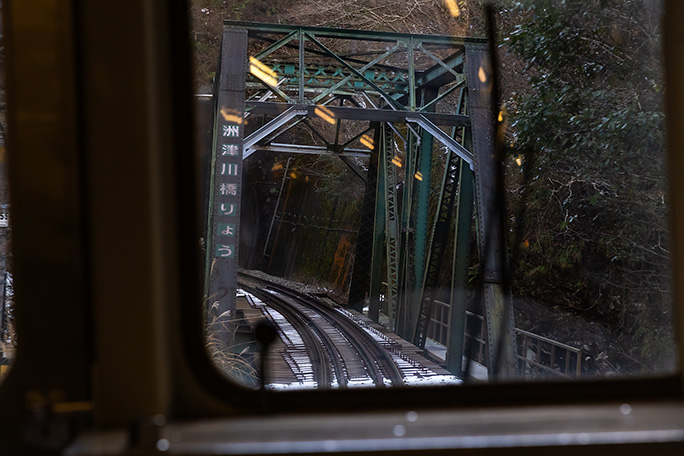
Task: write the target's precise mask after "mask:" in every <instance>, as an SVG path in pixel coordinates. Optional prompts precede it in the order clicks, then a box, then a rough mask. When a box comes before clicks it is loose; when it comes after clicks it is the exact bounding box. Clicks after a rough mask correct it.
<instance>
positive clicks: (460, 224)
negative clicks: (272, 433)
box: [191, 0, 678, 390]
mask: <svg viewBox="0 0 684 456" xmlns="http://www.w3.org/2000/svg"><path fill="white" fill-rule="evenodd" d="M484 3H485V2H483V1H480V0H468V1H464V0H443V1H430V2H401V1H389V0H373V1H367V2H365V3H364V4H363V6H360V5H359V4H358V3H357V2H350V1H346V0H339V1H335V2H323V1H319V0H301V1H296V2H290V1H271V2H263V1H256V0H254V1H250V2H243V1H240V2H238V1H231V0H226V1H216V0H194V1H193V2H192V3H191V14H192V20H193V29H192V37H191V39H192V42H193V44H194V51H195V73H194V78H195V93H196V97H195V100H196V112H197V116H196V119H197V131H198V132H199V134H198V135H197V138H198V140H197V159H198V161H199V163H200V165H199V167H198V168H199V169H200V171H201V179H200V181H201V183H202V189H201V191H200V192H199V193H200V195H201V197H202V203H201V204H202V207H203V208H204V212H203V219H202V223H203V227H204V229H203V236H202V239H201V240H200V246H201V249H202V261H203V269H204V278H205V295H204V302H203V307H202V308H203V313H204V317H205V327H206V329H205V336H206V339H205V344H206V347H207V349H208V351H209V353H210V355H211V357H212V359H213V360H214V361H215V364H216V366H217V367H218V368H219V369H220V370H221V371H222V372H224V373H225V374H226V375H227V376H228V377H229V378H231V379H232V380H235V381H237V382H238V383H241V384H242V385H246V386H249V387H254V388H256V387H258V386H259V385H260V383H261V382H262V381H263V383H265V384H266V387H267V388H270V389H274V390H288V389H309V388H355V387H366V386H369V387H370V386H378V387H384V386H388V385H402V386H411V385H457V384H461V383H464V382H469V381H485V382H486V381H489V380H492V379H506V380H528V379H532V380H542V379H550V380H564V379H580V378H623V377H633V376H653V375H664V374H669V373H673V372H674V370H675V367H676V363H677V356H678V353H677V347H676V344H675V342H674V336H673V321H672V319H673V317H672V292H671V278H670V270H671V268H670V251H669V234H668V226H669V221H668V206H667V204H668V199H667V181H666V177H665V176H666V172H665V171H666V170H665V158H666V157H665V134H664V107H663V93H664V76H663V66H662V58H661V29H660V23H661V19H662V15H663V13H664V6H663V2H661V1H653V0H632V1H626V2H604V1H598V0H591V1H577V0H567V1H561V0H519V1H513V0H509V1H501V2H498V3H496V4H495V6H494V8H493V12H494V13H495V14H494V15H493V16H491V17H493V18H495V19H496V20H495V22H494V27H495V28H494V29H492V28H491V25H490V26H489V27H488V25H487V23H488V22H487V16H486V15H485V13H484V12H485V8H484V6H485V5H484ZM254 21H258V22H254ZM285 24H287V25H285ZM490 24H491V23H490ZM488 35H489V36H490V37H494V40H495V41H496V45H495V47H494V48H495V49H496V52H495V56H494V57H495V58H490V55H491V49H492V48H491V46H490V44H491V40H489V42H488V40H487V36H488Z"/></svg>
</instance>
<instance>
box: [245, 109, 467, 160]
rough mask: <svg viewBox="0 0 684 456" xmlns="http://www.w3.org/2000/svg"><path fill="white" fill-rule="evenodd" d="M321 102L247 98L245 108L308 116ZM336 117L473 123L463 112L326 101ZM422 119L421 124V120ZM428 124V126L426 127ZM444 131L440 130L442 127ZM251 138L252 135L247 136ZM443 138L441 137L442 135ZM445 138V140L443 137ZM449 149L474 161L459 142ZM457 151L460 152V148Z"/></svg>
mask: <svg viewBox="0 0 684 456" xmlns="http://www.w3.org/2000/svg"><path fill="white" fill-rule="evenodd" d="M317 106H318V105H314V104H295V105H292V104H288V103H278V102H269V101H248V102H247V103H246V107H247V108H246V109H247V111H248V112H249V113H250V115H259V114H263V115H269V116H277V115H280V114H282V113H284V112H286V111H288V110H292V109H295V110H297V111H306V113H303V114H300V115H306V116H308V117H313V116H315V115H316V114H315V113H314V111H315V110H316V107H317ZM325 107H326V109H328V110H329V111H330V112H331V113H332V114H333V116H334V117H335V119H337V120H363V121H368V122H389V123H406V122H413V123H416V124H418V125H420V126H421V127H422V126H423V125H426V126H427V127H428V128H430V129H432V130H433V131H435V132H436V131H437V130H439V128H438V127H437V125H442V126H449V127H464V126H467V125H469V124H470V121H469V118H468V116H464V115H460V114H442V113H430V112H421V113H420V114H418V113H415V112H410V111H396V110H391V109H368V108H357V107H351V106H330V105H325ZM421 122H422V124H421ZM424 128H425V127H424ZM440 131H441V130H440ZM437 134H440V133H437ZM441 135H443V136H442V137H445V138H449V140H445V141H448V142H447V143H445V145H447V144H451V142H453V141H450V139H451V138H450V137H449V135H447V134H446V133H444V132H442V133H441ZM248 139H249V138H248ZM438 139H440V141H442V139H441V138H438ZM442 142H444V141H442ZM447 147H449V149H451V150H455V151H461V152H462V153H464V154H466V156H470V162H472V154H470V152H468V151H467V150H465V149H464V148H463V147H462V146H461V145H460V144H458V143H456V145H453V144H452V145H447ZM457 153H458V152H457Z"/></svg>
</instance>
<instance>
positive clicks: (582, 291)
mask: <svg viewBox="0 0 684 456" xmlns="http://www.w3.org/2000/svg"><path fill="white" fill-rule="evenodd" d="M504 11H505V12H508V13H512V14H514V15H519V17H520V21H519V23H518V24H517V25H515V26H511V31H510V33H509V34H508V36H507V37H506V38H505V45H506V46H507V47H508V48H509V50H510V51H511V52H512V53H513V54H514V55H516V56H517V57H519V58H520V59H522V60H523V61H524V62H525V63H526V64H527V66H526V68H525V75H526V76H527V77H528V81H529V82H528V86H527V87H523V88H521V89H520V91H519V92H518V93H516V94H511V96H510V97H509V99H508V101H507V104H508V106H509V111H510V112H511V114H512V129H513V132H514V133H513V136H514V144H513V146H512V147H511V152H512V157H513V158H514V159H518V161H520V160H523V159H524V164H523V167H524V168H525V171H524V174H525V175H526V176H527V179H523V177H522V176H523V171H520V172H519V173H518V176H517V177H516V178H514V179H512V182H511V185H510V186H509V193H510V195H511V197H512V198H511V199H512V200H513V201H514V202H515V204H517V205H518V207H520V205H524V208H525V211H526V217H525V219H524V220H517V221H514V222H517V223H521V224H522V225H521V233H522V234H523V236H522V246H520V252H521V254H520V255H519V256H518V258H514V259H513V261H514V262H515V263H514V264H513V266H514V269H515V270H516V271H517V275H516V281H515V284H514V285H515V289H516V291H517V293H518V294H520V295H523V296H527V297H530V298H534V299H536V300H539V301H543V302H546V303H548V304H549V305H551V306H556V307H562V308H565V309H569V310H571V311H574V312H577V313H581V314H583V315H586V316H589V317H591V318H594V319H598V320H599V321H601V322H604V323H605V324H608V325H610V326H611V327H612V328H613V329H615V331H616V332H617V333H618V334H619V340H618V341H617V342H616V345H615V347H613V352H612V355H613V360H612V361H611V362H612V364H613V365H614V366H616V368H618V369H620V370H635V369H637V370H640V369H643V370H644V371H650V370H653V369H663V368H669V367H671V365H672V363H673V361H674V354H673V348H672V347H673V346H674V343H673V342H672V327H671V322H670V320H671V306H670V303H671V296H670V289H669V288H670V287H669V281H670V277H669V265H670V256H669V251H668V233H667V206H666V199H665V193H666V180H665V175H664V157H665V149H664V134H663V131H664V115H663V108H662V93H663V81H662V73H661V63H660V34H659V28H658V22H659V19H660V15H661V13H662V6H661V4H660V2H654V1H651V0H629V1H620V2H617V1H610V0H589V1H586V0H555V1H554V0H525V1H516V2H510V3H509V5H508V6H507V7H506V8H504ZM511 163H513V161H511ZM509 165H510V163H509ZM512 167H515V165H512ZM522 181H528V182H526V184H527V185H521V182H522ZM522 183H523V184H525V182H522Z"/></svg>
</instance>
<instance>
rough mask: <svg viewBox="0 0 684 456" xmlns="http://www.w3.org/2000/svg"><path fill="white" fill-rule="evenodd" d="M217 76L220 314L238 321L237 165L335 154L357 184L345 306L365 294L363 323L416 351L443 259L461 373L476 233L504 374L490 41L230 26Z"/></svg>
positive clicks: (212, 239)
mask: <svg viewBox="0 0 684 456" xmlns="http://www.w3.org/2000/svg"><path fill="white" fill-rule="evenodd" d="M216 74H217V76H216V84H215V89H214V90H215V93H214V107H215V108H214V110H215V123H214V145H213V158H212V171H211V172H212V182H211V192H210V193H211V194H210V199H211V200H210V206H209V207H210V208H211V209H210V223H209V231H210V232H209V233H208V237H207V239H208V244H207V245H208V252H209V253H210V255H209V257H210V258H209V259H208V262H207V277H208V279H207V288H208V293H209V295H210V296H213V297H215V301H216V302H219V303H220V307H221V309H222V310H228V311H232V312H234V311H235V302H234V295H235V289H236V280H237V278H236V276H237V254H238V252H237V245H238V241H237V236H238V233H239V220H240V217H239V216H240V191H241V188H240V187H241V184H242V183H241V176H242V163H243V160H245V159H248V158H249V157H250V156H251V155H252V154H254V153H255V152H257V151H272V152H287V153H306V154H327V155H333V156H337V157H339V159H340V160H342V161H343V162H344V163H346V165H347V166H349V168H351V169H352V170H353V171H354V173H356V175H357V176H358V177H359V178H360V179H362V180H363V182H364V183H365V196H364V199H363V208H362V216H361V222H360V227H359V237H358V242H357V246H356V253H355V259H354V269H353V274H352V278H351V290H350V297H349V307H350V308H351V309H355V310H358V311H361V310H362V308H363V306H364V303H365V300H366V298H367V297H368V298H369V299H370V306H369V309H370V310H369V317H370V318H371V319H373V320H375V321H378V319H379V316H380V312H381V310H383V313H384V314H386V315H387V316H388V317H389V322H390V323H389V325H390V327H391V329H392V330H393V331H395V332H396V333H397V334H398V335H400V336H401V337H403V338H404V339H407V340H410V341H413V343H414V344H415V345H416V346H418V347H420V348H424V346H425V343H426V339H427V330H428V324H429V321H430V317H431V315H432V313H433V308H434V306H435V300H436V297H437V291H438V282H437V281H438V275H439V273H440V270H441V268H442V265H443V264H445V263H446V262H445V258H447V255H451V256H452V257H453V261H449V262H448V264H453V267H452V271H451V286H450V290H451V292H450V302H449V303H448V304H449V305H450V308H451V311H450V322H449V325H450V327H451V331H450V334H451V335H450V339H449V341H448V345H447V368H448V369H449V370H450V371H451V372H452V373H454V374H455V375H460V374H461V355H462V354H463V352H464V347H463V340H464V331H465V319H466V308H465V303H466V288H467V278H468V267H469V264H470V258H469V255H470V245H471V232H473V231H474V232H476V233H477V240H478V245H479V250H480V252H479V254H480V258H481V259H485V260H486V261H481V264H485V265H486V267H485V270H484V271H482V274H483V280H484V289H483V292H482V300H483V308H484V319H485V323H486V333H487V350H488V359H489V360H490V371H492V370H494V371H497V374H498V375H504V376H506V375H513V373H514V370H515V362H514V353H515V346H514V345H515V338H514V336H513V332H514V325H513V315H512V311H511V306H510V305H509V304H508V303H507V302H506V298H505V295H506V293H504V290H503V284H502V272H503V267H504V266H503V264H502V261H501V260H500V258H502V257H503V256H502V255H501V250H502V249H504V248H505V246H504V245H503V242H502V241H501V239H502V237H503V236H500V235H498V234H500V233H494V234H493V231H495V230H500V229H501V227H502V226H503V225H502V220H501V216H502V215H501V214H500V211H497V210H493V208H494V207H495V193H496V188H495V185H496V179H495V176H494V172H495V163H494V159H493V157H494V153H493V151H494V129H495V128H494V127H495V121H496V120H495V117H494V115H493V108H492V97H491V90H492V84H493V82H492V79H493V78H492V70H491V64H490V61H489V58H488V46H487V43H486V42H485V40H483V39H475V38H459V37H451V36H433V35H415V34H398V33H384V32H372V31H359V30H341V29H332V28H320V27H303V26H289V25H273V24H259V23H247V22H232V21H226V22H225V24H224V31H223V43H222V47H221V55H220V62H219V69H218V71H217V73H216ZM257 118H258V119H265V121H262V122H256V121H254V122H253V121H251V120H253V119H257ZM302 129H303V130H305V131H307V134H306V135H302V134H297V133H298V132H301V131H302ZM305 137H306V138H307V140H308V142H305V140H304V138H305ZM311 138H314V140H313V141H312V140H311ZM445 155H446V161H445V166H444V173H443V174H442V175H433V174H432V169H433V166H432V164H433V160H435V159H436V158H437V157H439V159H440V160H444V156H445ZM358 157H367V159H368V160H367V161H368V165H367V166H365V165H364V166H360V165H359V161H358V160H356V158H358ZM400 187H401V191H399V188H400ZM434 187H437V188H438V191H439V196H438V198H437V206H436V209H434V205H433V206H432V207H433V209H432V211H433V213H432V214H431V213H430V208H431V205H430V192H431V188H434ZM435 211H436V212H435ZM474 215H475V217H474ZM430 221H432V223H430ZM473 224H474V226H475V227H476V229H475V230H473ZM450 239H455V242H450ZM383 282H385V283H386V284H387V286H386V290H381V286H382V283H383ZM381 294H382V295H383V296H384V299H383V300H382V301H381ZM381 307H383V308H382V309H381ZM492 360H497V361H498V364H497V365H496V366H495V367H494V369H492Z"/></svg>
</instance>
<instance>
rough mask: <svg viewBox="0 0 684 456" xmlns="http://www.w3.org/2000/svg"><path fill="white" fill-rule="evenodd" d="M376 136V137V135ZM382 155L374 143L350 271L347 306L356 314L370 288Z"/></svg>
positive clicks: (378, 144)
mask: <svg viewBox="0 0 684 456" xmlns="http://www.w3.org/2000/svg"><path fill="white" fill-rule="evenodd" d="M376 136H377V135H376ZM381 154H382V152H381V143H380V142H379V141H376V142H375V148H374V150H373V152H372V154H371V159H370V162H369V165H368V175H367V181H366V191H365V193H364V197H363V205H362V207H361V224H360V227H359V237H358V239H357V242H356V252H355V254H354V270H353V271H352V278H351V285H350V288H349V301H348V306H349V308H350V309H354V310H356V311H358V312H362V311H363V307H364V304H365V300H366V297H367V296H368V295H369V291H370V290H369V289H370V287H371V277H372V273H371V263H372V258H373V252H375V247H374V239H375V238H374V230H375V229H376V224H377V216H376V207H377V203H376V201H379V200H380V198H382V196H381V195H379V194H377V190H376V188H377V182H376V177H377V168H378V157H379V156H380V155H381Z"/></svg>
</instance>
